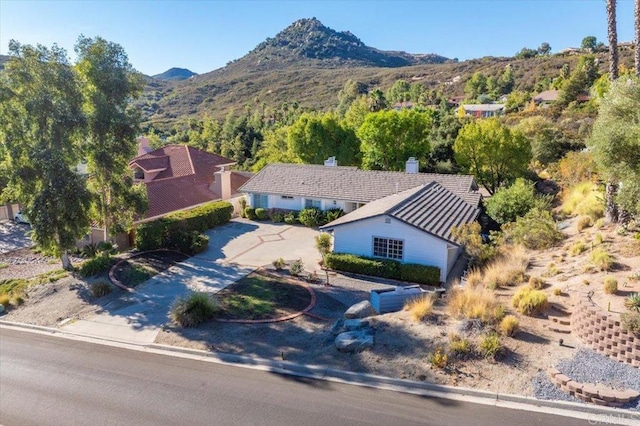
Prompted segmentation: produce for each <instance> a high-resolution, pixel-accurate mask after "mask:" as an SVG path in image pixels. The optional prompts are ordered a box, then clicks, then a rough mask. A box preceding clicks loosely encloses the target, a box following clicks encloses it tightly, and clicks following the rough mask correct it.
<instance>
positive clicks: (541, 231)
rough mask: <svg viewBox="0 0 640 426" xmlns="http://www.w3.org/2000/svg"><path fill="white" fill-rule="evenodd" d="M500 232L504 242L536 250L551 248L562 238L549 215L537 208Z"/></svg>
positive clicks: (547, 212)
mask: <svg viewBox="0 0 640 426" xmlns="http://www.w3.org/2000/svg"><path fill="white" fill-rule="evenodd" d="M502 231H503V235H504V239H505V241H510V242H513V243H516V244H522V245H524V246H525V247H527V248H530V249H536V250H538V249H545V248H549V247H553V246H554V245H555V244H557V243H558V242H559V241H561V240H562V238H563V237H562V233H561V232H560V231H559V230H558V225H557V224H556V222H555V220H554V219H553V216H552V215H551V213H550V212H549V211H547V210H541V209H539V208H534V209H532V210H530V211H529V212H528V213H527V214H526V215H524V216H523V217H519V218H518V219H516V221H515V222H512V223H509V224H506V225H505V226H503V228H502Z"/></svg>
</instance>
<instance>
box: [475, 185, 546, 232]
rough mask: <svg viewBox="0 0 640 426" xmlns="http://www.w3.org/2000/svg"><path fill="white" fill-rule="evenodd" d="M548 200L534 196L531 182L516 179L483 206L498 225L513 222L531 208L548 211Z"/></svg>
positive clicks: (499, 190) (534, 191)
mask: <svg viewBox="0 0 640 426" xmlns="http://www.w3.org/2000/svg"><path fill="white" fill-rule="evenodd" d="M549 204H550V203H549V199H548V198H546V197H540V196H538V195H537V194H536V190H535V188H534V187H533V183H532V182H528V181H526V180H524V179H516V181H515V183H514V184H513V185H511V186H508V187H502V188H500V189H498V191H497V192H496V193H495V194H494V195H493V196H492V197H491V198H489V199H488V200H487V201H486V203H485V205H486V208H487V214H488V215H489V216H491V218H492V219H493V220H495V221H496V222H498V223H501V224H504V223H508V222H514V221H515V220H516V219H517V218H519V217H522V216H524V215H526V214H527V213H528V212H529V211H530V210H531V209H533V208H536V207H538V208H540V209H548V208H549Z"/></svg>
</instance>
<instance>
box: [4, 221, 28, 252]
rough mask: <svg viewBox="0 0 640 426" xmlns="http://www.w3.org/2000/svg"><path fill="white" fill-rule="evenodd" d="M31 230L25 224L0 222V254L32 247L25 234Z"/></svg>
mask: <svg viewBox="0 0 640 426" xmlns="http://www.w3.org/2000/svg"><path fill="white" fill-rule="evenodd" d="M30 229H31V228H30V227H29V225H26V224H22V223H20V224H18V223H15V222H13V221H10V220H7V221H2V222H0V254H3V253H7V252H10V251H13V250H17V249H21V248H24V247H30V246H32V245H33V242H32V241H31V238H29V237H28V236H27V235H26V233H27V232H28V231H29V230H30Z"/></svg>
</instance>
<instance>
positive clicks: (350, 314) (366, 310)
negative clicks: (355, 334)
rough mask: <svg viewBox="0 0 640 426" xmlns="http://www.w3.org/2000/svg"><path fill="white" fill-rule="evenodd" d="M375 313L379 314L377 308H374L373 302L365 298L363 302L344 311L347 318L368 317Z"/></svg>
mask: <svg viewBox="0 0 640 426" xmlns="http://www.w3.org/2000/svg"><path fill="white" fill-rule="evenodd" d="M373 315H377V312H376V311H375V309H373V306H371V302H369V301H368V300H363V301H362V302H359V303H356V304H355V305H352V306H351V307H350V308H349V309H347V311H346V312H345V313H344V317H345V318H346V319H354V318H366V317H370V316H373Z"/></svg>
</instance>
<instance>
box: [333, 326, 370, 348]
mask: <svg viewBox="0 0 640 426" xmlns="http://www.w3.org/2000/svg"><path fill="white" fill-rule="evenodd" d="M334 343H335V345H336V349H338V350H339V351H340V352H361V351H363V350H365V349H369V348H372V347H373V329H371V328H367V329H363V330H356V331H346V332H344V333H340V334H338V336H337V337H336V340H335V342H334Z"/></svg>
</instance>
